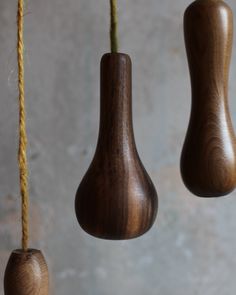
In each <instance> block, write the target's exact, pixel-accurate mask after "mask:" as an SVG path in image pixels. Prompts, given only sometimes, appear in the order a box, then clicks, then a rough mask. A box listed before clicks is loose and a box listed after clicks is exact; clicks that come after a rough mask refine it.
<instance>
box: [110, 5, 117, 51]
mask: <svg viewBox="0 0 236 295" xmlns="http://www.w3.org/2000/svg"><path fill="white" fill-rule="evenodd" d="M110 5H111V28H110V38H111V52H112V53H114V52H118V47H119V46H118V32H117V31H118V13H117V0H110Z"/></svg>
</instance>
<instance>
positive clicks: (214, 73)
mask: <svg viewBox="0 0 236 295" xmlns="http://www.w3.org/2000/svg"><path fill="white" fill-rule="evenodd" d="M184 32H185V42H186V49H187V56H188V62H189V68H190V75H191V84H192V110H191V117H190V122H189V128H188V132H187V135H186V139H185V143H184V147H183V152H182V157H181V173H182V178H183V181H184V183H185V184H186V186H187V187H188V189H189V190H190V191H191V192H192V193H194V194H195V195H197V196H200V197H218V196H223V195H226V194H228V193H230V192H231V191H232V190H233V189H234V188H235V185H236V157H235V135H234V132H233V127H232V123H231V119H230V114H229V108H228V101H227V92H228V75H229V65H230V59H231V51H232V36H233V15H232V11H231V9H230V8H229V6H228V5H227V4H225V3H224V2H223V1H220V0H197V1H195V2H193V3H192V4H191V5H190V6H189V7H188V8H187V10H186V12H185V16H184Z"/></svg>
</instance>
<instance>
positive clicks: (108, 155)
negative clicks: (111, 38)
mask: <svg viewBox="0 0 236 295" xmlns="http://www.w3.org/2000/svg"><path fill="white" fill-rule="evenodd" d="M131 92H132V91H131V60H130V58H129V56H128V55H125V54H120V53H112V54H106V55H104V56H103V58H102V61H101V115H100V131H99V139H98V144H97V149H96V152H95V156H94V159H93V161H92V163H91V166H90V167H89V169H88V171H87V173H86V175H85V176H84V178H83V180H82V182H81V184H80V186H79V188H78V191H77V195H76V200H75V209H76V215H77V219H78V221H79V223H80V225H81V227H82V228H83V229H84V230H85V231H86V232H87V233H89V234H91V235H93V236H95V237H98V238H103V239H112V240H120V239H131V238H135V237H138V236H140V235H142V234H144V233H145V232H146V231H147V230H149V228H150V227H151V226H152V224H153V222H154V220H155V217H156V213H157V194H156V191H155V188H154V186H153V184H152V181H151V179H150V178H149V176H148V174H147V172H146V170H145V169H144V167H143V165H142V163H141V161H140V158H139V155H138V153H137V150H136V146H135V140H134V134H133V126H132V102H131V95H132V93H131Z"/></svg>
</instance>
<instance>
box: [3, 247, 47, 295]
mask: <svg viewBox="0 0 236 295" xmlns="http://www.w3.org/2000/svg"><path fill="white" fill-rule="evenodd" d="M48 285H49V283H48V269H47V264H46V262H45V259H44V257H43V255H42V253H41V252H40V251H39V250H34V249H30V250H28V251H27V252H24V251H23V250H15V251H13V252H12V254H11V256H10V259H9V261H8V264H7V268H6V271H5V277H4V292H5V295H48V292H49V290H48V289H49V287H48Z"/></svg>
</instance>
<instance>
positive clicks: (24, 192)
mask: <svg viewBox="0 0 236 295" xmlns="http://www.w3.org/2000/svg"><path fill="white" fill-rule="evenodd" d="M17 25H18V36H17V39H18V40H17V55H18V87H19V150H18V162H19V174H20V192H21V213H22V215H21V221H22V249H23V250H24V251H27V249H28V245H29V190H28V165H27V155H26V152H27V134H26V115H25V81H24V0H18V13H17Z"/></svg>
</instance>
